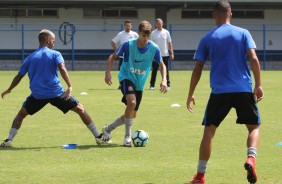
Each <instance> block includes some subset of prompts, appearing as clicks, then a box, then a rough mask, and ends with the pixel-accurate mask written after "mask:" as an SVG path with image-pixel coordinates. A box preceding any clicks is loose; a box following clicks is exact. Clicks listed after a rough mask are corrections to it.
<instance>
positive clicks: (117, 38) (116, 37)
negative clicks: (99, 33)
mask: <svg viewBox="0 0 282 184" xmlns="http://www.w3.org/2000/svg"><path fill="white" fill-rule="evenodd" d="M119 37H120V32H119V33H118V34H117V35H116V36H115V37H114V38H113V39H112V41H113V42H114V43H115V44H117V43H118V42H119V40H120V38H119Z"/></svg>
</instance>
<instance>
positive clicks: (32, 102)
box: [23, 95, 79, 115]
mask: <svg viewBox="0 0 282 184" xmlns="http://www.w3.org/2000/svg"><path fill="white" fill-rule="evenodd" d="M48 103H50V104H52V105H53V106H55V107H57V108H58V109H60V110H61V111H62V112H63V113H64V114H65V113H67V112H68V111H69V110H71V109H73V108H75V107H76V106H77V105H78V103H79V102H78V101H77V100H76V98H75V97H73V96H71V97H70V98H69V99H66V98H63V97H62V95H61V96H59V97H56V98H48V99H36V98H34V97H33V96H32V95H30V96H28V97H27V98H26V101H25V102H24V103H23V107H24V108H25V109H26V111H27V113H28V114H29V115H33V114H35V113H36V112H38V111H39V110H40V109H42V108H43V107H44V106H45V105H46V104H48Z"/></svg>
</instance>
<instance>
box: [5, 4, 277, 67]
mask: <svg viewBox="0 0 282 184" xmlns="http://www.w3.org/2000/svg"><path fill="white" fill-rule="evenodd" d="M214 2H215V1H213V0H189V1H188V0H186V1H185V0H173V1H171V0H154V1H149V0H142V1H132V0H123V1H115V0H103V1H102V0H81V1H80V0H48V1H47V0H37V1H34V0H0V4H1V7H0V32H1V34H0V39H1V41H2V43H5V44H1V46H0V55H1V56H2V57H1V58H0V60H13V61H16V60H20V61H21V60H22V59H23V58H24V57H25V56H26V55H28V54H29V53H30V52H31V51H32V50H34V48H36V47H37V43H38V41H37V40H36V36H35V35H37V34H38V32H39V31H40V30H41V29H43V28H48V29H51V30H52V31H54V32H55V34H56V46H55V49H57V50H60V51H62V53H63V54H64V56H65V57H66V58H67V59H69V60H74V59H75V60H95V59H96V60H103V59H105V58H106V56H107V55H108V54H109V53H110V52H111V46H110V42H111V38H112V37H113V36H114V35H115V34H116V32H117V31H119V30H122V29H123V22H124V20H126V19H130V20H132V22H133V30H137V27H136V26H137V25H138V24H139V22H140V21H142V20H148V21H150V22H151V23H152V25H154V20H155V18H162V19H163V21H164V25H165V27H166V28H167V29H168V30H169V31H170V33H171V36H172V39H173V43H174V51H175V60H176V61H177V60H189V58H191V59H192V55H193V53H194V50H195V49H196V45H197V44H198V42H199V39H200V38H201V37H202V36H203V35H204V34H205V33H207V32H208V31H209V30H210V29H212V28H213V27H214V26H215V25H214V23H213V20H212V18H211V11H212V8H213V5H214ZM229 2H230V3H231V4H232V8H233V9H232V12H233V20H232V23H233V24H235V25H236V24H237V25H240V26H241V27H246V28H247V29H249V30H250V32H251V33H252V35H253V37H254V40H255V41H256V44H257V47H258V53H259V56H260V59H265V60H280V59H282V56H279V55H282V54H279V53H282V49H281V48H282V37H281V34H282V20H281V19H278V18H277V17H282V1H280V0H268V1H267V0H266V1H260V0H230V1H229ZM266 52H267V53H268V55H263V54H264V53H266ZM272 53H273V54H272ZM4 68H5V67H4ZM1 69H2V70H3V68H2V67H1V65H0V70H1Z"/></svg>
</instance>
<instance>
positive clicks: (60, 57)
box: [55, 52, 65, 65]
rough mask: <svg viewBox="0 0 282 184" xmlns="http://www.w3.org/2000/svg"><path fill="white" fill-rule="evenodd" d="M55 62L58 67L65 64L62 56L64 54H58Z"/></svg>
mask: <svg viewBox="0 0 282 184" xmlns="http://www.w3.org/2000/svg"><path fill="white" fill-rule="evenodd" d="M55 62H56V64H57V65H59V64H60V63H64V62H65V61H64V58H63V56H62V54H61V53H60V52H56V54H55Z"/></svg>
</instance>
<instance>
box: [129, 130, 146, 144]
mask: <svg viewBox="0 0 282 184" xmlns="http://www.w3.org/2000/svg"><path fill="white" fill-rule="evenodd" d="M131 139H132V142H133V145H134V146H135V147H145V146H146V145H147V144H148V141H149V135H148V134H147V132H145V131H144V130H136V131H135V132H134V133H133V134H132V136H131Z"/></svg>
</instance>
